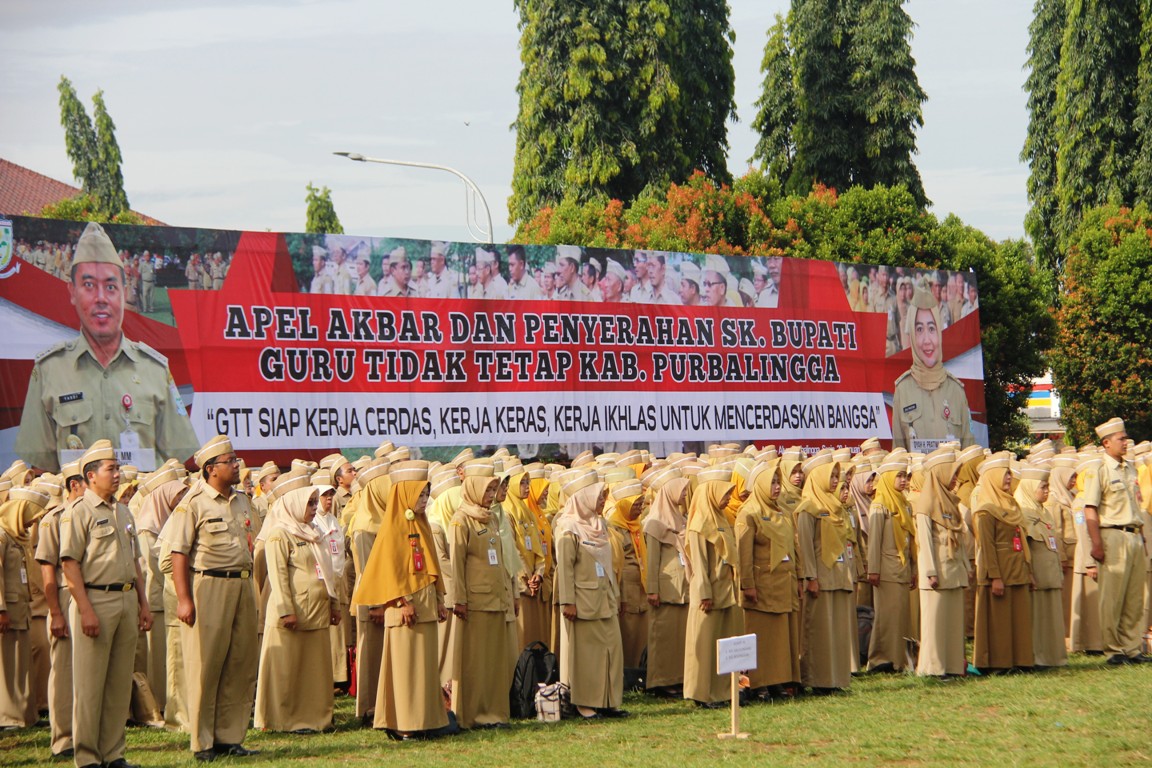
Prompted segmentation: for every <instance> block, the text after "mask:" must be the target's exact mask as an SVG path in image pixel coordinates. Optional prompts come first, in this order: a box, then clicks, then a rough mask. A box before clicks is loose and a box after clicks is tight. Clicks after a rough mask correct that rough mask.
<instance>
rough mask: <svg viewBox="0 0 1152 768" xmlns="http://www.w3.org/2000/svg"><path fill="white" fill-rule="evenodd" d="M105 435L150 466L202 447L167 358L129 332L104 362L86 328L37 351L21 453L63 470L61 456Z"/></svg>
mask: <svg viewBox="0 0 1152 768" xmlns="http://www.w3.org/2000/svg"><path fill="white" fill-rule="evenodd" d="M126 403H128V404H129V406H128V407H125V404H126ZM101 438H107V439H109V440H111V441H112V445H113V446H114V447H116V448H117V449H119V450H120V451H121V454H120V459H121V461H122V462H123V463H126V464H128V463H130V464H135V465H137V466H138V467H140V469H142V470H144V471H152V470H154V469H155V468H156V467H157V466H159V465H160V464H163V463H164V461H165V460H167V459H176V460H177V461H184V460H186V459H187V458H188V457H189V456H191V455H192V454H193V453H195V452H196V450H197V448H199V441H198V440H197V439H196V433H195V432H193V431H192V422H191V421H189V420H188V415H187V412H186V411H185V410H184V402H183V401H182V400H181V399H180V393H179V391H178V390H177V389H176V384H175V382H173V380H172V374H171V373H169V371H168V359H167V358H166V357H164V356H163V355H161V354H160V353H159V352H157V351H156V350H154V349H152V348H151V347H149V346H148V345H147V344H144V343H143V342H138V341H129V340H128V339H127V338H126V337H122V338H121V341H120V351H119V352H117V353H116V356H115V357H113V358H112V361H111V362H110V363H108V367H107V368H102V367H101V366H100V364H99V363H98V362H97V361H96V357H95V356H94V355H93V353H92V348H91V347H90V346H89V345H88V340H87V339H86V338H85V337H84V336H83V335H80V336H77V337H76V338H74V339H72V340H71V341H67V342H60V343H59V344H56V345H54V346H52V347H50V348H49V349H47V350H45V351H44V352H42V353H40V356H39V357H37V358H36V364H35V365H34V366H33V367H32V376H31V377H30V378H29V381H28V396H27V399H26V400H25V401H24V413H23V416H22V418H21V420H20V432H19V434H18V435H17V437H16V453H17V454H19V455H20V456H22V457H23V458H24V459H26V460H27V461H28V462H29V463H30V464H32V465H34V466H37V467H41V468H44V469H47V470H50V471H53V472H58V471H59V470H60V465H61V462H62V461H63V463H67V462H69V461H75V460H76V459H78V458H80V456H81V455H82V454H83V451H84V449H85V448H88V447H90V446H91V445H92V443H94V442H95V441H97V440H99V439H101ZM133 442H134V443H135V446H133V445H132V443H133Z"/></svg>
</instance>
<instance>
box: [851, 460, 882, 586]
mask: <svg viewBox="0 0 1152 768" xmlns="http://www.w3.org/2000/svg"><path fill="white" fill-rule="evenodd" d="M848 489H849V497H850V499H851V507H852V509H851V511H852V514H853V518H854V519H853V523H854V525H853V527H854V528H855V529H856V541H857V547H856V551H855V552H854V554H855V555H856V558H855V560H856V605H864V606H867V607H869V608H871V607H872V602H873V601H872V585H871V584H869V583H868V510H869V509H871V507H872V499H873V498H874V497H875V496H876V471H875V470H874V469H873V468H872V461H871V460H870V459H868V458H866V457H860V458H859V459H858V460H857V462H856V471H855V472H854V473H853V474H852V481H851V482H850V483H849V484H848Z"/></svg>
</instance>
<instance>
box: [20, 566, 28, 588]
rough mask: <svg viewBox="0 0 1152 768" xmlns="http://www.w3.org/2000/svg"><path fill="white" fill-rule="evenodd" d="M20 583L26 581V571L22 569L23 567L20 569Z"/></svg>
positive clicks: (25, 582)
mask: <svg viewBox="0 0 1152 768" xmlns="http://www.w3.org/2000/svg"><path fill="white" fill-rule="evenodd" d="M20 583H21V584H27V583H28V571H26V570H24V569H23V568H21V569H20Z"/></svg>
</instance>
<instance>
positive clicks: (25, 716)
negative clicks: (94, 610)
mask: <svg viewBox="0 0 1152 768" xmlns="http://www.w3.org/2000/svg"><path fill="white" fill-rule="evenodd" d="M48 501H49V495H48V494H47V493H39V492H37V491H35V490H33V489H32V488H13V489H12V490H11V491H10V492H9V495H8V500H7V501H5V502H4V503H3V504H2V505H0V729H2V730H12V729H15V728H25V727H27V726H30V725H32V724H33V723H35V722H36V702H35V701H34V700H33V698H32V678H31V674H32V639H31V638H30V637H29V636H28V631H29V627H30V626H31V622H32V613H31V600H32V594H31V592H30V591H29V589H28V564H29V562H30V561H31V557H30V555H29V553H28V547H29V546H30V545H31V541H32V538H31V536H30V535H29V533H28V529H29V528H31V527H32V525H33V524H34V523H35V522H36V521H37V520H39V519H40V517H41V516H42V515H43V514H44V509H45V507H46V506H47V504H48Z"/></svg>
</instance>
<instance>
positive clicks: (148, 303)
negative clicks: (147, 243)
mask: <svg viewBox="0 0 1152 768" xmlns="http://www.w3.org/2000/svg"><path fill="white" fill-rule="evenodd" d="M155 288H156V264H155V262H153V261H152V254H150V253H148V251H144V256H143V257H142V258H141V259H140V311H141V312H151V311H152V293H153V291H154V290H155Z"/></svg>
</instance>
